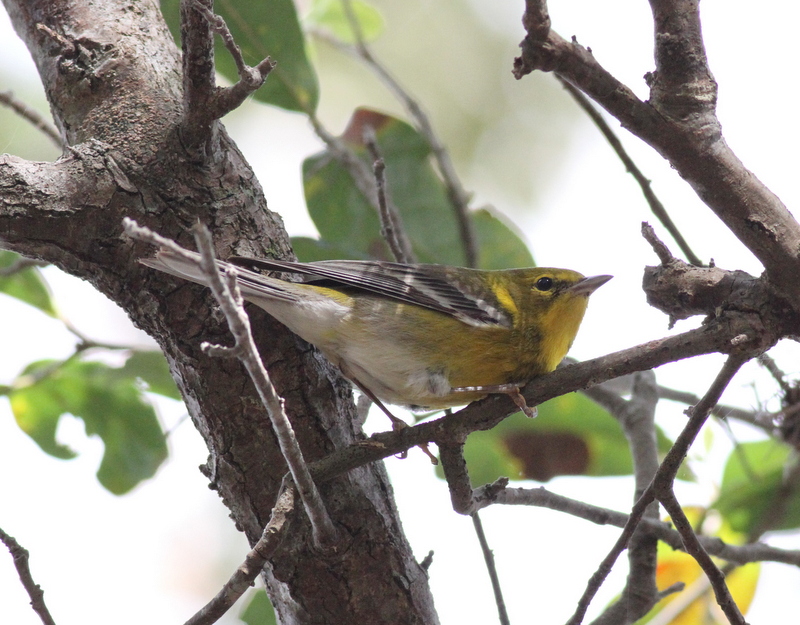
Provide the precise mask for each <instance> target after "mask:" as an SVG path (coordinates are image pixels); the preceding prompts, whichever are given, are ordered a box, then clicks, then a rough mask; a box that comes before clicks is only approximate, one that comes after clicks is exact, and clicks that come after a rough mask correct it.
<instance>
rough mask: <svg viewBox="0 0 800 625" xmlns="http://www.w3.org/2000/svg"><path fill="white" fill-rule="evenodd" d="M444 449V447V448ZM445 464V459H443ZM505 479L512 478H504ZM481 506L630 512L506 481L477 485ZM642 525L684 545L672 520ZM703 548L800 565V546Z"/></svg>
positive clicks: (593, 516)
mask: <svg viewBox="0 0 800 625" xmlns="http://www.w3.org/2000/svg"><path fill="white" fill-rule="evenodd" d="M440 449H441V448H440ZM442 464H443V465H444V463H442ZM504 480H505V483H506V484H507V483H508V479H507V478H504ZM475 500H476V502H477V504H476V505H477V507H478V508H485V507H487V506H489V505H492V504H497V505H508V506H536V507H540V508H547V509H549V510H555V511H556V512H562V513H564V514H569V515H572V516H574V517H576V518H579V519H584V520H586V521H589V522H590V523H595V524H596V525H611V526H613V527H620V528H622V527H625V524H626V523H627V522H628V518H629V515H627V514H625V513H624V512H618V511H616V510H610V509H608V508H602V507H600V506H595V505H592V504H589V503H586V502H584V501H579V500H577V499H571V498H569V497H564V496H563V495H559V494H557V493H554V492H551V491H549V490H547V489H546V488H544V487H543V486H540V487H538V488H507V487H506V486H504V485H503V484H497V483H495V484H487V485H485V486H481V487H479V488H476V489H475ZM640 527H645V528H647V531H648V533H650V534H651V535H653V536H655V537H656V538H658V539H659V540H660V541H662V542H664V543H666V544H667V545H669V546H670V547H672V548H673V549H677V550H680V549H683V542H682V540H681V536H680V534H678V532H677V531H675V530H674V529H672V528H671V527H670V526H669V524H667V523H664V522H663V521H659V520H657V519H648V518H643V519H642V521H641V524H640ZM699 538H700V542H701V543H702V545H703V548H704V549H705V550H706V551H708V553H710V554H711V555H713V556H715V557H718V558H721V559H722V560H727V561H728V562H732V563H734V564H747V563H748V562H781V563H783V564H789V565H791V566H796V567H800V550H790V549H779V548H777V547H772V546H770V545H767V544H765V543H748V544H745V545H730V544H728V543H725V542H724V541H722V540H720V539H719V538H716V537H711V536H700V537H699Z"/></svg>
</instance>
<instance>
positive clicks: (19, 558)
mask: <svg viewBox="0 0 800 625" xmlns="http://www.w3.org/2000/svg"><path fill="white" fill-rule="evenodd" d="M0 541H2V542H3V544H4V545H5V546H6V547H8V550H9V552H11V557H12V558H13V559H14V566H15V567H16V569H17V574H18V575H19V579H20V581H21V582H22V586H23V587H24V588H25V592H27V593H28V596H29V597H30V599H31V607H32V608H33V611H34V612H36V614H38V615H39V618H40V619H41V621H42V623H43V625H55V621H54V620H53V617H52V616H50V611H49V610H48V609H47V606H46V605H45V603H44V591H43V590H42V589H41V587H40V586H39V584H37V583H36V582H34V581H33V576H32V575H31V569H30V566H29V565H28V558H29V556H30V554H29V553H28V550H27V549H25V547H23V546H22V545H20V544H19V543H18V542H17V541H16V539H14V537H13V536H9V535H8V534H6V533H5V532H4V531H3V530H2V529H0Z"/></svg>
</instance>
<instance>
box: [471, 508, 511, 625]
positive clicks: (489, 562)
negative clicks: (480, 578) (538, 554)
mask: <svg viewBox="0 0 800 625" xmlns="http://www.w3.org/2000/svg"><path fill="white" fill-rule="evenodd" d="M470 516H471V517H472V525H473V526H474V527H475V534H476V535H477V537H478V542H479V543H480V545H481V551H482V552H483V560H484V562H486V569H487V570H488V571H489V579H491V580H492V590H493V591H494V601H495V603H496V604H497V616H498V618H499V619H500V625H509V623H510V621H509V620H508V611H507V610H506V602H505V600H504V599H503V589H502V588H501V587H500V578H499V577H498V576H497V567H496V566H495V563H494V554H493V553H492V550H491V549H490V548H489V542H488V541H487V540H486V534H485V533H484V531H483V524H482V523H481V518H480V516H478V513H477V512H473V513H472V514H471V515H470Z"/></svg>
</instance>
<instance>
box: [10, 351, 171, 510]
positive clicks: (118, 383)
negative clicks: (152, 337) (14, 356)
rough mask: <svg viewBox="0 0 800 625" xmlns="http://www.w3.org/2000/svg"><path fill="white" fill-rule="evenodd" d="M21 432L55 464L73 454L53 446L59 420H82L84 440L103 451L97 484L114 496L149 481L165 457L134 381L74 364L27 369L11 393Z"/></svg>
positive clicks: (99, 367)
mask: <svg viewBox="0 0 800 625" xmlns="http://www.w3.org/2000/svg"><path fill="white" fill-rule="evenodd" d="M9 400H10V403H11V409H12V411H13V413H14V417H15V418H16V421H17V424H18V425H19V427H20V428H21V429H22V430H23V431H24V432H26V433H27V434H28V435H29V436H30V437H31V438H32V439H33V440H34V441H35V442H36V443H37V444H38V445H39V447H41V448H42V450H43V451H45V452H46V453H49V454H51V455H53V456H55V457H57V458H65V459H66V458H73V457H75V452H74V451H73V450H71V449H70V448H69V447H67V446H65V445H62V444H60V443H59V442H58V441H57V440H56V430H57V428H58V422H59V420H60V419H61V416H62V415H64V414H68V413H69V414H72V415H73V416H75V417H77V418H79V419H82V420H83V422H84V427H85V429H86V434H87V435H89V436H91V435H95V434H96V435H98V436H99V437H100V438H101V439H102V441H103V444H104V446H105V452H104V454H103V459H102V461H101V463H100V467H99V469H98V471H97V479H98V480H99V481H100V483H101V484H102V485H103V486H104V487H105V488H107V489H108V490H109V491H111V492H112V493H114V494H116V495H121V494H123V493H126V492H128V491H129V490H131V489H132V488H133V487H134V486H136V484H138V483H139V482H140V481H142V480H144V479H147V478H149V477H152V476H153V475H154V474H155V472H156V469H157V468H158V467H159V466H160V465H161V463H162V462H163V461H164V459H165V458H166V457H167V446H166V442H165V440H164V434H163V432H162V430H161V426H160V424H159V422H158V419H157V417H156V414H155V410H154V409H153V407H152V406H151V405H150V404H149V403H147V402H146V400H145V398H144V396H143V394H142V391H141V389H140V385H139V382H138V380H137V377H136V376H133V375H128V374H126V372H125V371H124V368H123V369H114V368H112V367H109V366H107V365H105V364H103V363H99V362H85V361H81V360H78V359H77V358H74V359H68V360H66V361H62V362H59V361H52V360H49V361H39V362H35V363H32V364H30V365H28V367H26V369H25V371H24V372H23V373H22V375H21V376H20V377H19V378H18V379H17V380H16V382H15V383H14V385H13V388H12V390H11V392H10V393H9Z"/></svg>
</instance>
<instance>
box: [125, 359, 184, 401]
mask: <svg viewBox="0 0 800 625" xmlns="http://www.w3.org/2000/svg"><path fill="white" fill-rule="evenodd" d="M116 371H119V372H120V374H121V375H123V376H125V377H128V378H133V379H137V378H138V379H140V380H142V381H143V382H144V383H145V384H146V385H147V390H148V391H150V392H151V393H157V394H158V395H163V396H164V397H169V398H170V399H177V400H180V399H182V398H181V394H180V392H179V391H178V387H177V386H175V380H173V379H172V375H171V374H170V372H169V365H167V360H166V358H164V354H162V353H161V352H160V351H157V350H144V351H139V350H136V351H134V352H133V353H132V354H131V356H130V358H128V360H127V361H126V362H125V365H124V366H123V367H122V368H121V369H116Z"/></svg>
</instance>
